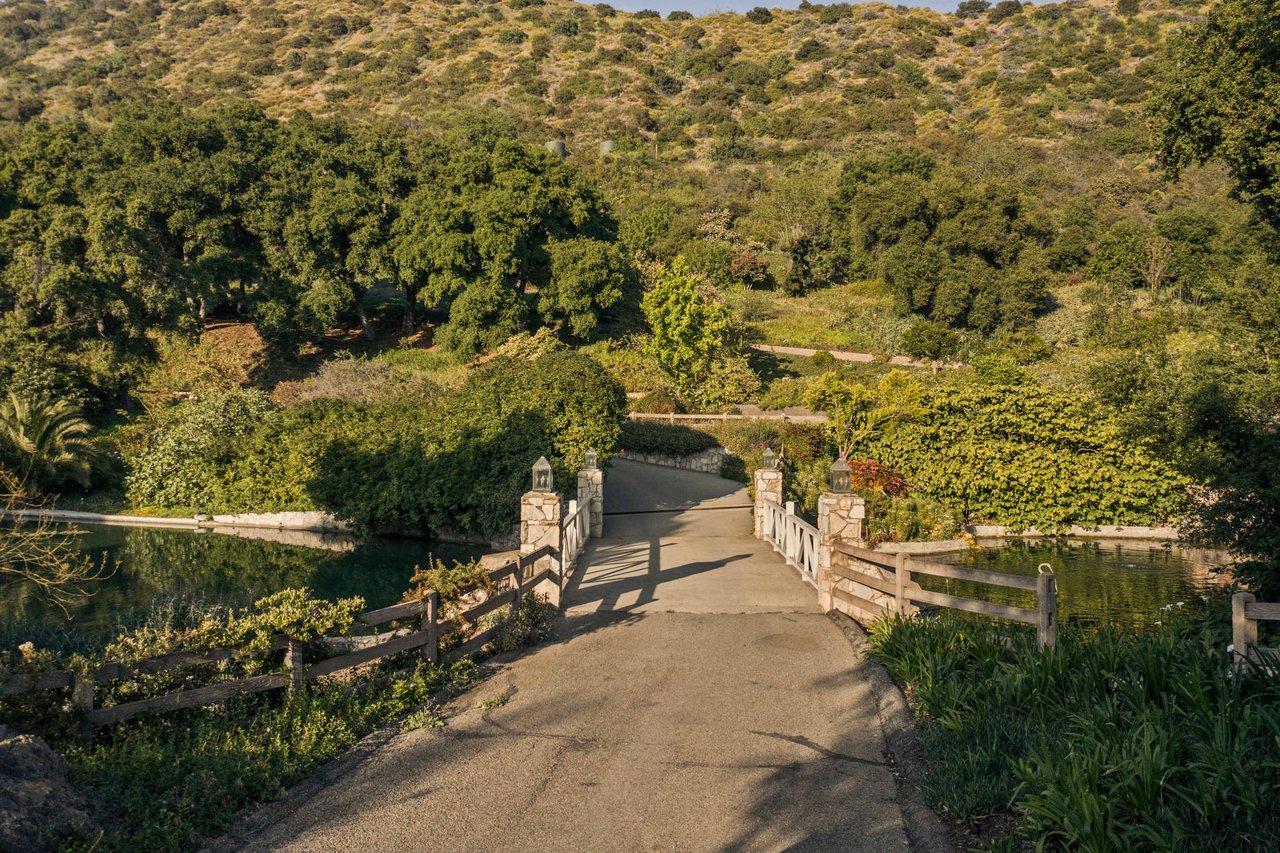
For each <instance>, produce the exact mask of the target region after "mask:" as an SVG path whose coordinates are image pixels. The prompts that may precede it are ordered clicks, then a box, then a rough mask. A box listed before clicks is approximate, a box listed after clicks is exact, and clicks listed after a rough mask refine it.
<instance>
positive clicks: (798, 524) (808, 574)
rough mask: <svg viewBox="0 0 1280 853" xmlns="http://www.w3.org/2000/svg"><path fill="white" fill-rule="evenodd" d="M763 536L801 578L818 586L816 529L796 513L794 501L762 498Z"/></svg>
mask: <svg viewBox="0 0 1280 853" xmlns="http://www.w3.org/2000/svg"><path fill="white" fill-rule="evenodd" d="M764 539H765V541H767V542H769V543H770V544H771V545H773V547H774V550H776V551H777V552H778V553H779V554H781V555H782V557H783V559H785V560H786V561H787V565H789V566H791V567H792V568H794V569H795V570H796V571H798V572H800V576H801V577H802V578H804V579H805V580H807V581H808V582H809V583H811V584H813V585H814V586H817V585H818V528H816V527H814V526H813V525H812V524H810V523H809V522H807V521H805V520H804V519H803V518H801V517H800V516H798V515H796V504H795V501H787V505H786V506H785V507H784V506H782V505H781V504H779V503H777V502H776V501H772V500H770V499H769V498H765V499H764Z"/></svg>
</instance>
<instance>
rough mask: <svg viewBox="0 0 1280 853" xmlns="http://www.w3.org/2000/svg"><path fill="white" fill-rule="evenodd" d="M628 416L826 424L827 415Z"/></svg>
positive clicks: (634, 417)
mask: <svg viewBox="0 0 1280 853" xmlns="http://www.w3.org/2000/svg"><path fill="white" fill-rule="evenodd" d="M627 418H628V419H629V420H633V421H665V422H666V423H669V424H674V423H677V422H679V421H704V422H706V421H785V422H786V423H794V424H825V423H826V422H827V416H826V414H824V413H823V412H814V413H813V414H809V415H788V414H786V413H785V412H762V413H761V414H758V415H734V414H728V413H720V414H715V413H712V412H707V413H705V414H692V415H691V414H679V415H678V414H674V413H671V412H628V413H627Z"/></svg>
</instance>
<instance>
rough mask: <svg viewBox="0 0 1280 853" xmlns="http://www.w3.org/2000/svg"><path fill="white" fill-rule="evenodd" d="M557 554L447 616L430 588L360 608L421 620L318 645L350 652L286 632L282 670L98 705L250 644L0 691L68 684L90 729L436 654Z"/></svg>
mask: <svg viewBox="0 0 1280 853" xmlns="http://www.w3.org/2000/svg"><path fill="white" fill-rule="evenodd" d="M556 553H557V552H556V549H555V548H552V547H550V546H547V547H543V548H539V549H538V550H537V551H534V552H532V553H529V554H522V555H520V556H519V557H517V558H516V559H515V560H513V561H512V562H510V563H507V564H506V565H504V566H502V567H500V568H497V569H495V570H493V571H491V572H489V578H490V579H491V580H492V581H493V582H494V584H495V585H497V586H499V587H500V588H502V587H505V588H504V589H502V591H500V592H497V593H495V594H493V595H491V596H489V597H488V598H486V599H485V600H484V601H482V602H479V603H478V604H475V605H473V606H471V607H469V608H468V609H466V610H464V611H462V612H460V613H458V614H457V615H456V616H455V617H454V618H453V619H450V620H448V621H444V622H442V621H440V619H439V596H438V595H437V594H436V592H434V591H431V592H428V593H427V594H426V595H424V596H423V597H422V598H420V599H418V600H416V601H406V602H402V603H400V604H393V605H391V606H390V607H383V608H380V609H378V610H370V611H368V612H366V613H362V614H360V615H359V616H357V617H356V621H357V622H358V623H359V624H361V625H364V626H367V627H377V626H380V625H385V624H387V623H389V622H402V621H404V620H409V619H412V620H416V622H417V626H416V627H409V628H405V627H402V628H399V629H396V630H392V631H387V632H385V633H381V634H376V635H372V636H365V637H359V636H357V637H325V638H321V640H320V641H318V642H317V645H324V646H327V647H329V648H331V649H333V648H339V649H345V650H346V653H345V654H342V655H339V656H337V657H331V658H326V659H324V660H321V661H317V662H315V663H312V664H310V665H307V664H306V663H305V662H304V661H303V650H304V644H303V643H301V642H299V641H297V640H294V639H291V638H289V637H277V638H276V639H275V640H274V641H273V642H272V643H271V645H270V646H269V647H268V649H267V651H284V671H283V672H272V673H267V674H265V675H256V676H253V677H250V678H241V679H237V680H234V681H225V682H220V683H218V684H210V685H207V686H204V687H195V688H191V689H187V690H178V691H175V692H173V693H166V694H163V695H160V696H153V697H150V698H147V699H139V700H137V701H133V702H123V703H121V704H118V705H109V706H106V707H103V708H95V707H94V698H95V697H94V693H95V688H96V687H98V686H105V685H109V684H111V683H112V682H115V681H119V680H122V679H130V678H136V677H137V676H138V675H143V674H154V673H160V672H166V671H173V670H181V669H189V668H191V667H196V666H204V665H209V664H226V663H230V662H231V661H234V660H235V659H236V658H238V657H241V656H243V655H244V654H245V651H244V650H243V649H240V648H219V649H201V650H196V651H179V652H173V653H171V654H167V655H161V656H159V657H154V658H148V659H146V660H142V661H135V662H130V663H107V664H103V665H102V666H99V667H98V668H97V669H95V670H93V671H92V672H89V673H86V674H81V673H74V672H69V671H55V672H41V673H32V674H19V675H15V676H12V677H10V678H9V679H8V680H6V681H5V682H4V683H3V684H0V698H8V697H17V696H23V695H26V694H28V693H33V692H36V691H44V690H59V689H66V688H70V689H71V697H72V702H73V703H74V704H75V705H76V706H77V707H78V708H79V709H80V710H81V712H82V714H83V719H84V721H85V724H86V727H87V728H88V729H90V730H91V729H92V728H96V727H100V726H107V725H112V724H114V723H119V722H123V721H124V720H129V719H132V718H134V717H138V716H141V715H143V714H153V713H160V712H164V711H177V710H180V709H183V708H197V707H202V706H205V705H216V704H218V703H221V702H225V701H226V700H227V699H229V698H231V697H232V696H239V695H243V694H247V693H260V692H262V691H265V690H278V689H280V688H296V687H298V686H299V685H301V684H302V683H303V682H306V681H311V680H313V679H317V678H322V677H324V676H328V675H333V674H335V673H338V672H342V671H344V670H349V669H354V668H355V667H358V666H362V665H364V664H367V663H372V662H374V661H377V660H381V659H382V658H386V657H389V656H391V655H396V654H401V653H403V652H407V651H412V650H414V649H420V650H421V653H422V655H423V656H424V657H425V658H426V659H428V660H433V661H434V660H436V659H438V657H439V655H440V641H441V640H442V639H443V638H445V637H447V636H448V635H449V634H451V633H453V632H454V631H456V630H457V629H459V628H460V627H461V626H462V623H463V622H471V623H474V622H475V621H476V620H478V619H479V618H480V617H481V616H484V615H485V614H487V613H492V612H493V611H495V610H497V609H499V608H501V607H511V608H512V609H514V608H515V607H516V606H517V605H518V604H519V602H520V599H521V598H522V596H523V594H524V593H525V592H526V591H529V590H532V589H534V588H535V587H536V586H537V585H538V584H539V583H541V582H542V581H544V580H546V579H547V578H549V577H551V578H555V579H556V580H557V581H558V580H559V578H556V577H555V576H556V575H557V574H559V573H557V572H556V571H555V570H554V569H552V568H544V569H542V570H541V571H539V572H537V573H536V574H530V571H529V569H530V567H532V566H533V565H534V564H535V563H536V562H537V561H538V560H539V559H542V558H544V557H547V556H554V555H555V554H556ZM508 579H509V580H508ZM497 630H498V626H494V627H492V628H489V629H488V630H485V631H481V632H480V633H478V634H476V635H474V636H472V637H470V638H468V639H467V640H466V642H464V643H462V644H461V645H460V646H458V647H457V648H454V649H451V650H450V651H449V655H450V656H451V657H455V658H462V657H466V656H468V655H471V654H475V653H476V652H478V651H480V650H481V649H482V648H484V646H486V645H487V644H488V643H490V642H491V641H492V640H493V639H494V636H495V634H496V632H497Z"/></svg>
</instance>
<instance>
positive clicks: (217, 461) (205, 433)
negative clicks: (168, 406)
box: [125, 391, 279, 508]
mask: <svg viewBox="0 0 1280 853" xmlns="http://www.w3.org/2000/svg"><path fill="white" fill-rule="evenodd" d="M278 408H279V407H278V406H277V405H276V404H275V403H274V402H272V400H271V398H270V397H268V396H267V395H265V394H263V393H262V392H260V391H226V392H223V393H221V394H214V395H213V396H210V397H206V398H204V399H202V400H197V401H194V402H191V403H185V404H183V405H182V406H181V407H180V408H179V411H178V412H177V414H176V416H175V417H174V419H173V421H172V422H171V423H169V424H168V425H167V426H165V427H163V428H161V429H160V430H158V431H157V432H156V433H155V435H153V436H152V437H151V439H150V441H149V442H148V443H147V447H146V449H145V450H143V451H142V453H141V454H139V455H138V456H136V457H134V458H133V459H131V460H130V469H131V470H130V473H129V475H128V477H127V478H126V480H125V489H126V494H127V496H128V498H129V501H130V502H131V503H132V504H133V505H134V506H164V507H184V508H185V507H194V508H207V507H210V506H211V505H213V504H215V503H216V502H217V501H218V500H219V496H220V492H221V486H222V473H223V471H224V469H225V468H226V466H227V464H228V463H230V462H231V460H232V459H234V458H235V457H236V455H237V453H238V452H239V450H240V447H241V445H242V444H243V443H244V442H245V441H246V439H247V438H248V437H249V436H250V435H251V434H252V433H253V432H254V431H255V430H256V429H257V428H258V426H259V425H260V424H262V423H263V422H264V421H265V420H267V418H268V417H269V415H270V414H271V413H273V412H275V411H276V410H277V409H278Z"/></svg>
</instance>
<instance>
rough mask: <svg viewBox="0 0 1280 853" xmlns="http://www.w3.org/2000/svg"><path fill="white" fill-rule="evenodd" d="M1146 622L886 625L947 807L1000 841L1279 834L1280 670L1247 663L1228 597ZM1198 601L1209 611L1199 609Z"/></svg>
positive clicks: (1267, 845)
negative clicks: (1045, 637)
mask: <svg viewBox="0 0 1280 853" xmlns="http://www.w3.org/2000/svg"><path fill="white" fill-rule="evenodd" d="M1195 604H1196V605H1197V606H1196V607H1195V608H1191V607H1186V608H1181V609H1180V608H1177V607H1175V608H1173V610H1171V613H1170V619H1169V620H1168V621H1166V622H1165V624H1163V625H1160V626H1157V627H1154V628H1152V629H1149V630H1144V631H1141V632H1137V631H1124V630H1119V629H1113V628H1106V629H1100V630H1085V629H1081V628H1076V627H1071V626H1064V630H1063V631H1062V634H1061V636H1060V640H1059V644H1058V647H1057V648H1056V649H1055V650H1054V651H1052V652H1051V653H1048V654H1041V653H1039V652H1037V651H1036V649H1035V642H1034V637H1033V636H1032V635H1031V634H1030V633H1029V632H1023V631H1019V630H1018V629H1016V628H1011V627H1006V626H996V625H992V624H989V623H984V622H979V621H975V620H972V619H966V618H960V617H950V616H942V617H936V618H928V619H917V620H912V621H900V620H894V621H883V622H880V623H877V624H876V625H875V626H873V628H872V631H871V635H872V636H871V645H872V648H873V650H874V654H875V656H876V657H877V658H878V659H879V660H880V661H881V662H883V663H884V664H885V665H886V666H887V667H888V668H889V670H890V671H891V672H892V673H893V675H894V677H895V678H896V679H897V680H898V681H899V682H900V683H902V684H903V685H904V687H905V688H906V690H907V693H908V697H909V699H910V701H911V703H912V705H913V707H914V709H915V711H916V713H917V714H918V715H919V716H920V717H922V718H923V720H924V728H923V739H924V748H925V752H926V755H927V757H928V759H929V770H928V771H927V774H926V776H925V778H924V779H923V780H921V782H920V787H921V789H922V790H923V792H924V794H925V795H926V797H927V798H928V799H929V800H930V801H931V802H932V803H933V804H934V806H935V808H936V809H937V810H938V811H939V812H940V813H941V814H942V815H943V816H944V817H946V818H948V819H950V820H952V821H955V822H956V824H957V826H958V827H959V828H960V829H961V830H962V831H964V832H966V833H967V834H969V835H970V837H971V840H982V841H984V842H988V843H992V844H993V845H994V847H995V848H996V849H1018V848H1019V847H1021V846H1024V845H1032V846H1035V847H1036V848H1037V849H1043V848H1045V847H1047V848H1049V849H1059V848H1062V849H1072V850H1094V851H1106V850H1132V849H1139V850H1209V849H1213V850H1221V851H1225V850H1241V851H1244V850H1261V849H1276V848H1277V847H1278V846H1280V811H1277V809H1276V808H1275V804H1276V803H1277V802H1280V761H1278V760H1277V756H1278V755H1280V678H1277V677H1275V675H1274V674H1273V675H1272V676H1271V677H1267V676H1265V675H1264V674H1262V673H1257V672H1245V673H1239V674H1237V673H1235V672H1234V671H1233V669H1232V665H1231V652H1230V651H1229V649H1228V643H1229V642H1230V634H1229V625H1230V619H1229V616H1228V614H1227V608H1226V606H1225V601H1224V600H1222V599H1213V600H1211V601H1209V602H1208V603H1207V604H1205V606H1204V607H1203V608H1200V607H1199V605H1200V602H1198V601H1197V602H1195ZM1192 610H1194V611H1195V612H1188V611H1192Z"/></svg>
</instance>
